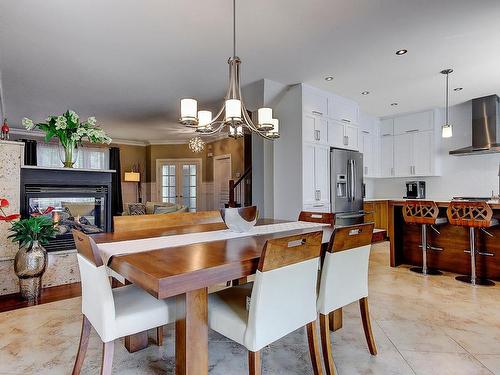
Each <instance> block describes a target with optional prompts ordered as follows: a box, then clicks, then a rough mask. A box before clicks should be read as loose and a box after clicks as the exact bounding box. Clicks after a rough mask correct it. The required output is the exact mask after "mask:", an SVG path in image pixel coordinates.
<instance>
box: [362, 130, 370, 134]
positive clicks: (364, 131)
mask: <svg viewBox="0 0 500 375" xmlns="http://www.w3.org/2000/svg"><path fill="white" fill-rule="evenodd" d="M361 133H363V134H370V132H369V131H366V130H361Z"/></svg>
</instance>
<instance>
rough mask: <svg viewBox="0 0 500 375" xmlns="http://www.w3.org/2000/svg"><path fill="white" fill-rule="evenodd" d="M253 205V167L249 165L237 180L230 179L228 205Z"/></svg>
mask: <svg viewBox="0 0 500 375" xmlns="http://www.w3.org/2000/svg"><path fill="white" fill-rule="evenodd" d="M250 205H252V167H248V168H247V169H246V170H245V172H243V174H242V175H241V177H240V178H239V179H237V180H236V181H234V180H229V199H228V202H227V203H226V204H225V206H226V207H246V206H250Z"/></svg>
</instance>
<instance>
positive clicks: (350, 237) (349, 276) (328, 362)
mask: <svg viewBox="0 0 500 375" xmlns="http://www.w3.org/2000/svg"><path fill="white" fill-rule="evenodd" d="M372 234H373V223H369V224H359V225H352V226H347V227H341V228H336V229H335V231H334V232H333V235H332V237H331V240H330V243H329V245H328V250H327V252H326V254H325V259H324V262H323V267H322V271H321V281H320V287H319V292H318V305H317V307H318V312H319V319H320V331H321V345H322V349H323V359H324V361H325V368H326V373H327V374H328V375H332V374H334V373H335V370H334V368H335V366H334V362H333V357H332V346H331V341H330V327H329V319H328V315H329V314H330V313H331V312H333V311H334V310H337V309H339V308H341V307H343V306H346V305H348V304H350V303H352V302H355V301H359V307H360V310H361V319H362V322H363V329H364V332H365V337H366V342H367V344H368V349H369V350H370V353H371V354H372V355H376V354H377V347H376V346H375V340H374V338H373V334H372V330H371V322H370V314H369V311H368V260H369V257H370V248H371V241H372Z"/></svg>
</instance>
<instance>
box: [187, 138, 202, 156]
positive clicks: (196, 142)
mask: <svg viewBox="0 0 500 375" xmlns="http://www.w3.org/2000/svg"><path fill="white" fill-rule="evenodd" d="M188 147H189V149H190V150H191V151H193V152H196V153H198V152H202V151H203V150H204V149H205V141H204V140H203V139H201V138H200V137H194V138H191V139H190V140H189V143H188Z"/></svg>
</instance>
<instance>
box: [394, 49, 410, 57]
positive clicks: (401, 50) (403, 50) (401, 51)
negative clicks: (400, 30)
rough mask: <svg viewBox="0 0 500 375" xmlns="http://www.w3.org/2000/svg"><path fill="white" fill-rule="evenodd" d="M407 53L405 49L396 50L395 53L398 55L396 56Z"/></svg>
mask: <svg viewBox="0 0 500 375" xmlns="http://www.w3.org/2000/svg"><path fill="white" fill-rule="evenodd" d="M407 53H408V50H407V49H398V50H397V51H396V55H398V56H401V55H405V54H407Z"/></svg>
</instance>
